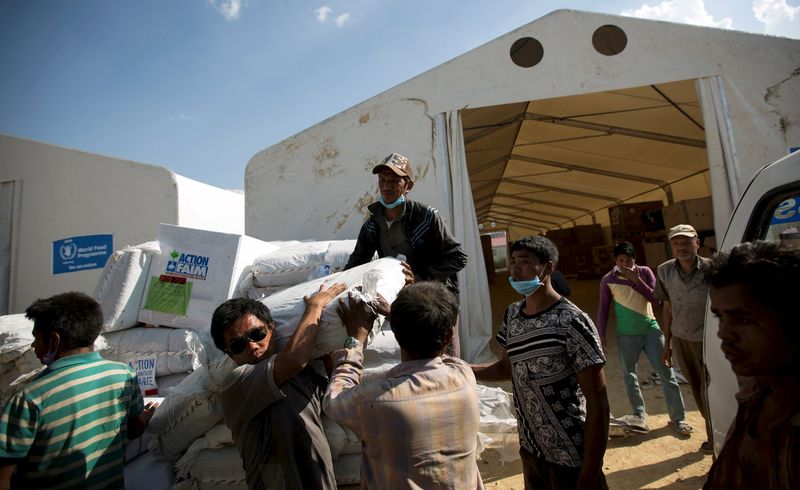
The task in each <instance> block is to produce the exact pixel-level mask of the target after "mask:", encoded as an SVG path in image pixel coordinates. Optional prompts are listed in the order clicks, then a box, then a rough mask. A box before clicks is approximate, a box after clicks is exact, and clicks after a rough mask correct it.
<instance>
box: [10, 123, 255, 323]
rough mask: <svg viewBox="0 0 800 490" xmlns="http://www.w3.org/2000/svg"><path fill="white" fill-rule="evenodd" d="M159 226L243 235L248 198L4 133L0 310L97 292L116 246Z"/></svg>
mask: <svg viewBox="0 0 800 490" xmlns="http://www.w3.org/2000/svg"><path fill="white" fill-rule="evenodd" d="M159 223H168V224H177V225H181V226H186V227H190V228H200V229H204V230H211V231H220V232H226V233H238V234H243V233H244V195H243V194H242V193H240V192H234V191H228V190H224V189H219V188H217V187H212V186H210V185H206V184H203V183H200V182H197V181H194V180H191V179H188V178H186V177H182V176H180V175H177V174H174V173H173V172H170V171H169V170H167V169H165V168H163V167H156V166H152V165H144V164H141V163H135V162H131V161H125V160H119V159H115V158H109V157H105V156H100V155H94V154H91V153H85V152H82V151H76V150H70V149H66V148H61V147H57V146H52V145H47V144H43V143H37V142H34V141H29V140H24V139H20V138H14V137H10V136H4V135H0V314H6V313H19V312H22V311H24V310H25V308H27V307H28V305H30V304H31V302H33V301H34V300H35V299H37V298H43V297H47V296H50V295H53V294H56V293H59V292H64V291H83V292H86V293H89V294H91V293H92V292H93V291H94V288H95V285H96V284H97V281H98V280H99V278H100V275H101V272H102V270H103V269H102V268H103V265H104V264H105V260H106V259H107V258H108V256H109V255H110V254H111V253H113V252H114V250H118V249H121V248H123V247H125V246H126V245H136V244H140V243H143V242H147V241H150V240H155V239H156V237H157V236H158V225H159Z"/></svg>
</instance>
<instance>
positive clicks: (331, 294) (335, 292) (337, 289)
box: [303, 282, 347, 308]
mask: <svg viewBox="0 0 800 490" xmlns="http://www.w3.org/2000/svg"><path fill="white" fill-rule="evenodd" d="M345 289H347V284H344V283H341V282H337V283H336V284H331V285H330V286H328V285H327V284H320V285H319V290H318V291H317V292H316V293H314V294H312V295H310V296H304V297H303V300H304V301H305V302H306V306H307V307H315V306H316V307H319V308H324V307H325V305H327V304H328V303H330V302H331V300H332V299H333V298H335V297H337V296H339V295H340V294H341V293H342V292H344V290H345Z"/></svg>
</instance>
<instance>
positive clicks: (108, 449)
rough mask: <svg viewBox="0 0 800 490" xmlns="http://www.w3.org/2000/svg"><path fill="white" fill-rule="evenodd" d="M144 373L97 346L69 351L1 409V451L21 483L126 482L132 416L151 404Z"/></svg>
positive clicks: (104, 485)
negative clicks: (142, 385) (141, 379)
mask: <svg viewBox="0 0 800 490" xmlns="http://www.w3.org/2000/svg"><path fill="white" fill-rule="evenodd" d="M143 405H144V404H143V400H142V395H141V392H140V390H139V385H138V384H137V382H136V373H134V372H133V371H132V370H131V369H130V368H129V367H128V366H126V365H124V364H122V363H119V362H112V361H107V360H105V359H103V358H101V357H100V354H98V353H97V352H89V353H86V354H76V355H71V356H66V357H62V358H61V359H58V360H56V361H55V362H54V363H53V364H51V365H50V366H49V367H48V368H47V369H45V370H44V371H42V373H41V374H40V375H39V376H37V377H36V378H34V379H33V380H32V381H29V382H28V383H27V384H26V385H24V386H23V387H22V388H21V389H20V390H19V391H18V392H17V393H15V394H14V395H13V396H12V397H11V399H10V400H9V401H8V404H7V405H6V406H5V407H4V408H3V412H2V416H0V458H3V459H11V460H17V461H18V462H17V469H16V475H15V477H14V480H13V481H14V483H15V484H16V485H17V486H18V487H19V488H36V489H58V488H87V489H90V488H123V487H124V481H123V464H124V463H123V458H124V454H125V451H124V444H125V442H126V435H127V422H128V417H129V416H132V417H136V416H138V415H139V414H140V413H141V412H142V410H143V408H144V406H143Z"/></svg>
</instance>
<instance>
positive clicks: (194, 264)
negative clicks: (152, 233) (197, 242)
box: [167, 250, 209, 281]
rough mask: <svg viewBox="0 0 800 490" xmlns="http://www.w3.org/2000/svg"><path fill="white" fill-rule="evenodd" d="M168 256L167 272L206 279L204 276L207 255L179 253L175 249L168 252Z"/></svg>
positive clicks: (206, 267)
mask: <svg viewBox="0 0 800 490" xmlns="http://www.w3.org/2000/svg"><path fill="white" fill-rule="evenodd" d="M169 256H170V259H171V260H168V261H167V273H168V274H173V275H176V276H183V277H190V278H192V279H201V280H203V281H205V280H206V276H208V262H209V260H208V257H206V256H204V255H194V254H188V253H181V252H178V251H177V250H173V251H172V252H170V253H169Z"/></svg>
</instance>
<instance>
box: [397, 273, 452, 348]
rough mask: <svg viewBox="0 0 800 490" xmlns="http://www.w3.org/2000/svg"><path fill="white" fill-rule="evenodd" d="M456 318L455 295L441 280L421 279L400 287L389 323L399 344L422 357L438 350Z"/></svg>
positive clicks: (448, 335) (449, 334) (445, 341)
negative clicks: (421, 280)
mask: <svg viewBox="0 0 800 490" xmlns="http://www.w3.org/2000/svg"><path fill="white" fill-rule="evenodd" d="M456 320H458V299H457V298H456V296H455V295H454V294H453V293H451V292H450V291H449V290H448V289H447V288H446V287H445V285H444V284H442V283H440V282H435V281H423V282H418V283H415V284H412V285H410V286H407V287H405V288H403V289H401V290H400V292H399V293H398V294H397V298H396V299H395V300H394V302H393V303H392V309H391V311H390V312H389V323H390V324H391V326H392V331H393V332H394V336H395V338H396V339H397V343H398V344H400V347H402V348H403V349H405V350H407V351H408V352H411V353H413V354H416V355H418V356H420V357H422V358H424V357H436V356H437V355H439V354H441V353H442V351H443V350H444V348H445V345H446V343H447V341H448V340H449V339H450V338H451V337H452V332H453V327H454V326H455V324H456Z"/></svg>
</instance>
